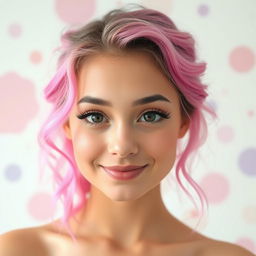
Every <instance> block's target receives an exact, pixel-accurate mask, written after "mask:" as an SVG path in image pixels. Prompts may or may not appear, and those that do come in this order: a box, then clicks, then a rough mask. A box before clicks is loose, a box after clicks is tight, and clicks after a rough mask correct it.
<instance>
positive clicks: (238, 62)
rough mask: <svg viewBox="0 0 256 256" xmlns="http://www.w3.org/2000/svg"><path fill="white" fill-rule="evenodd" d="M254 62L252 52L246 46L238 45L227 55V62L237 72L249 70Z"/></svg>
mask: <svg viewBox="0 0 256 256" xmlns="http://www.w3.org/2000/svg"><path fill="white" fill-rule="evenodd" d="M254 62H255V57H254V53H253V51H252V50H251V49H250V48H249V47H247V46H238V47H236V48H234V49H233V50H232V51H231V53H230V55H229V64H230V66H231V67H232V68H233V69H234V70H235V71H237V72H248V71H250V70H251V69H252V68H253V66H254Z"/></svg>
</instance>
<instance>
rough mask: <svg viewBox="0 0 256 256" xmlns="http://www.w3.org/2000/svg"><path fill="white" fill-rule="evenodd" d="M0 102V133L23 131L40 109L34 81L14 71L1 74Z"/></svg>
mask: <svg viewBox="0 0 256 256" xmlns="http://www.w3.org/2000/svg"><path fill="white" fill-rule="evenodd" d="M0 102H1V108H0V116H1V122H0V133H19V132H22V131H23V130H24V129H25V128H26V126H27V125H28V123H29V122H30V121H31V120H32V119H33V118H34V117H35V116H36V114H37V112H38V110H39V105H38V103H37V100H36V96H35V85H34V83H33V82H32V81H30V80H28V79H26V78H23V77H21V76H19V75H18V74H16V73H14V72H9V73H7V74H4V75H3V76H0Z"/></svg>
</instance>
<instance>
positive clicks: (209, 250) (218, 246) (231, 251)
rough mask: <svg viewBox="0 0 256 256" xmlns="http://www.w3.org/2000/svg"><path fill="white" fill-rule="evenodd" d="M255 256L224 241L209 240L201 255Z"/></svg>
mask: <svg viewBox="0 0 256 256" xmlns="http://www.w3.org/2000/svg"><path fill="white" fill-rule="evenodd" d="M216 255H218V256H255V254H253V253H251V252H250V251H248V250H246V249H245V248H243V247H241V246H239V245H236V244H232V243H229V242H224V241H217V240H211V241H210V242H209V243H207V246H205V249H204V250H203V253H202V256H216Z"/></svg>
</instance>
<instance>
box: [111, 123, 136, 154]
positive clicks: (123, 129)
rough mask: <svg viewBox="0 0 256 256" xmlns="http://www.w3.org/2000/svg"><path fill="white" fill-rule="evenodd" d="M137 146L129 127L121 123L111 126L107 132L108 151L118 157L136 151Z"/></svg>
mask: <svg viewBox="0 0 256 256" xmlns="http://www.w3.org/2000/svg"><path fill="white" fill-rule="evenodd" d="M138 150H139V146H138V143H137V141H136V136H135V133H134V131H133V129H132V128H131V127H129V126H128V125H124V124H121V125H119V126H118V127H116V128H114V127H113V128H112V129H111V131H110V134H108V152H109V153H110V154H112V155H116V156H118V157H120V158H126V157H129V156H131V155H135V154H137V153H138Z"/></svg>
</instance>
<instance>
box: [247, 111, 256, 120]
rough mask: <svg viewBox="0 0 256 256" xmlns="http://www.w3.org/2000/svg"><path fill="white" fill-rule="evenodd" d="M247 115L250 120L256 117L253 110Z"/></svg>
mask: <svg viewBox="0 0 256 256" xmlns="http://www.w3.org/2000/svg"><path fill="white" fill-rule="evenodd" d="M247 115H248V116H249V117H250V118H252V117H254V116H255V111H254V110H252V109H250V110H248V112H247Z"/></svg>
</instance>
